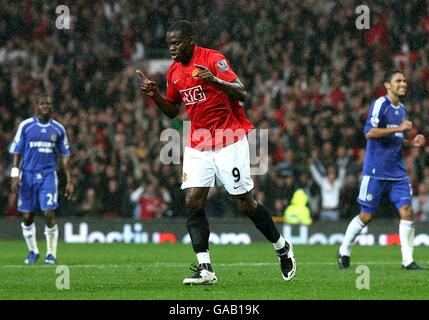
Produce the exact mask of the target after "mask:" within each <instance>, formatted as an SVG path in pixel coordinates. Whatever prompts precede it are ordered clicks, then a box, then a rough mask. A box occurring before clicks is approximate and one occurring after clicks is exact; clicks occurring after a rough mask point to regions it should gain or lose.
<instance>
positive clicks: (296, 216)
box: [283, 189, 312, 225]
mask: <svg viewBox="0 0 429 320" xmlns="http://www.w3.org/2000/svg"><path fill="white" fill-rule="evenodd" d="M307 202H308V197H307V194H306V193H305V192H304V190H302V189H297V190H296V191H295V192H294V194H293V196H292V200H291V202H290V205H289V206H288V207H287V208H286V210H285V211H284V220H283V221H284V223H287V224H303V225H310V224H311V223H312V219H311V212H310V209H309V208H308V207H307Z"/></svg>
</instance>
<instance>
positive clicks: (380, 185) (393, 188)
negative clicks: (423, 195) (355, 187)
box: [358, 176, 413, 213]
mask: <svg viewBox="0 0 429 320" xmlns="http://www.w3.org/2000/svg"><path fill="white" fill-rule="evenodd" d="M385 196H388V197H389V200H390V202H391V203H393V204H394V205H395V207H396V208H397V209H398V210H399V208H401V207H402V206H404V205H411V198H412V196H413V189H412V187H411V184H410V181H409V180H408V178H404V179H402V180H378V179H374V178H372V177H370V176H362V179H361V184H360V191H359V196H358V202H359V204H360V205H361V212H367V213H375V211H376V210H377V208H378V205H379V204H380V201H381V199H382V198H383V197H385Z"/></svg>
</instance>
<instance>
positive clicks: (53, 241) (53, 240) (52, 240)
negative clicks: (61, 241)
mask: <svg viewBox="0 0 429 320" xmlns="http://www.w3.org/2000/svg"><path fill="white" fill-rule="evenodd" d="M45 236H46V246H47V252H46V255H48V254H52V255H53V256H54V257H56V256H57V243H58V225H57V224H56V225H54V226H53V227H52V228H48V226H45Z"/></svg>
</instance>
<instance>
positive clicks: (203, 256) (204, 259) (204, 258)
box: [197, 251, 211, 264]
mask: <svg viewBox="0 0 429 320" xmlns="http://www.w3.org/2000/svg"><path fill="white" fill-rule="evenodd" d="M197 259H198V264H203V263H208V264H211V262H210V253H209V252H208V251H207V252H198V253H197Z"/></svg>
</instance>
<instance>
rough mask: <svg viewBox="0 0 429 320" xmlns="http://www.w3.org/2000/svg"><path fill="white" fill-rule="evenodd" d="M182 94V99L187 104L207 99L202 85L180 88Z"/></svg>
mask: <svg viewBox="0 0 429 320" xmlns="http://www.w3.org/2000/svg"><path fill="white" fill-rule="evenodd" d="M180 94H181V95H182V100H183V102H184V103H185V104H195V103H197V102H200V101H204V100H206V99H207V98H206V95H205V94H204V91H203V88H202V87H201V86H196V87H192V88H189V89H186V90H180Z"/></svg>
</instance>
